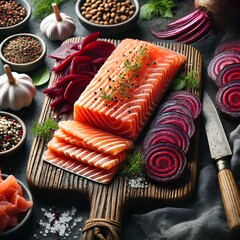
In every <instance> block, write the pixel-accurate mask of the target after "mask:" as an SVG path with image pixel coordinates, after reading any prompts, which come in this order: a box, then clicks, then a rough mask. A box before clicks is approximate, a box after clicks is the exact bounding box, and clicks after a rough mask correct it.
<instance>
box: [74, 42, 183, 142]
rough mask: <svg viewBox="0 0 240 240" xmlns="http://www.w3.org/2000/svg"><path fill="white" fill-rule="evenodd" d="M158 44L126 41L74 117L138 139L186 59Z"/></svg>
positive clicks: (95, 80)
mask: <svg viewBox="0 0 240 240" xmlns="http://www.w3.org/2000/svg"><path fill="white" fill-rule="evenodd" d="M185 60H186V58H185V56H184V55H182V54H179V53H176V52H173V51H171V50H169V49H166V48H162V47H158V46H156V45H155V44H152V43H149V42H145V41H140V40H134V39H125V40H123V41H122V42H121V43H120V44H119V45H118V47H117V48H116V49H115V50H114V52H113V53H112V54H111V55H110V57H109V58H108V59H107V61H106V62H105V63H104V65H103V66H102V67H101V69H100V70H99V71H98V73H97V74H96V75H95V77H94V78H93V79H92V81H91V82H90V84H89V85H88V86H87V88H86V89H85V90H84V92H83V93H82V94H81V96H80V97H79V99H78V100H77V101H76V103H75V105H74V112H73V114H74V119H75V120H76V121H78V122H81V123H86V124H89V125H91V126H93V127H95V128H99V129H102V130H105V131H107V132H110V133H114V134H117V135H119V136H122V137H124V138H127V139H131V140H136V138H137V137H138V136H139V134H140V132H141V130H142V128H143V127H144V125H145V124H146V122H147V121H148V119H149V118H150V116H151V114H152V113H153V111H154V109H155V107H156V105H157V104H158V102H159V101H160V99H161V97H162V96H163V94H164V93H165V91H166V89H167V87H168V86H169V84H170V83H171V81H172V79H173V77H174V76H175V74H176V73H177V72H178V71H179V69H180V67H181V66H182V65H183V63H184V62H185Z"/></svg>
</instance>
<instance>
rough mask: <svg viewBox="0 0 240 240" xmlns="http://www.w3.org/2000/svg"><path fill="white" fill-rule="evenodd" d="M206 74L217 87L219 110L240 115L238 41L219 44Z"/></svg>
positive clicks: (235, 115) (239, 45)
mask: <svg viewBox="0 0 240 240" xmlns="http://www.w3.org/2000/svg"><path fill="white" fill-rule="evenodd" d="M208 75H209V77H210V78H211V79H212V80H213V82H214V83H215V84H216V86H217V87H218V92H217V95H216V103H217V106H218V108H219V110H220V111H221V112H222V113H224V114H226V115H228V116H230V117H233V118H239V117H240V41H239V42H226V43H223V44H221V45H220V46H219V47H218V48H217V49H216V51H215V55H214V57H213V59H212V60H211V61H210V63H209V65H208Z"/></svg>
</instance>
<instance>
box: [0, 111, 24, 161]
mask: <svg viewBox="0 0 240 240" xmlns="http://www.w3.org/2000/svg"><path fill="white" fill-rule="evenodd" d="M4 116H5V117H6V118H7V119H9V120H10V121H11V120H12V119H13V120H15V121H16V122H18V123H20V125H21V129H20V130H21V131H22V134H21V139H20V141H18V143H17V144H16V145H14V146H13V147H11V148H9V149H7V150H6V151H3V150H0V160H1V159H7V158H10V157H12V156H14V155H16V154H17V153H18V152H19V151H20V150H21V149H22V147H23V146H24V144H25V141H26V137H27V129H26V125H25V124H24V122H23V121H22V120H21V119H20V118H19V117H18V116H16V115H15V114H12V113H9V112H5V111H0V119H2V117H4ZM3 127H4V126H3V124H2V123H1V121H0V131H1V130H2V129H3ZM9 130H10V131H11V128H10V129H9ZM0 137H1V135H0ZM0 141H1V138H0ZM3 141H4V140H3ZM5 142H6V141H5ZM0 144H1V145H2V146H3V143H1V142H0ZM2 146H1V147H2Z"/></svg>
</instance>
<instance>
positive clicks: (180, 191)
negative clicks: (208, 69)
mask: <svg viewBox="0 0 240 240" xmlns="http://www.w3.org/2000/svg"><path fill="white" fill-rule="evenodd" d="M80 40H81V38H78V37H76V38H71V39H68V40H67V41H68V42H79V41H80ZM107 41H109V42H111V43H113V44H115V45H117V44H119V42H120V41H118V40H107ZM155 44H157V45H160V46H163V47H167V48H169V49H171V50H174V51H176V52H179V53H183V54H185V56H186V57H187V61H186V63H185V65H184V69H183V71H185V72H190V71H195V72H196V73H197V78H198V81H199V86H200V88H199V89H201V82H202V81H201V76H202V57H201V54H200V53H199V51H198V50H196V49H195V48H193V47H191V46H188V45H184V44H175V43H165V42H157V43H155ZM56 79H57V76H56V75H55V74H54V73H53V74H52V76H51V79H50V83H49V86H51V85H52V84H53V83H54V82H56ZM188 90H189V89H188ZM190 91H191V90H190ZM194 93H195V94H196V95H198V96H199V97H200V91H195V92H194ZM50 103H51V100H50V99H49V98H48V97H46V98H45V101H44V104H43V108H42V112H41V115H40V118H39V123H42V122H44V121H45V120H46V119H47V118H51V117H53V116H54V112H53V111H52V110H51V109H50V107H49V105H50ZM71 118H72V116H71V115H64V116H62V119H61V120H65V119H71ZM198 136H199V120H198V121H197V122H196V132H195V135H194V136H193V138H192V141H191V147H190V150H189V153H188V156H187V157H188V165H187V171H186V174H185V175H184V177H183V178H182V179H181V180H180V181H178V182H177V183H175V184H171V185H157V184H154V183H152V182H150V181H148V180H147V179H145V180H144V181H143V182H142V184H141V185H140V186H139V187H137V186H136V184H135V186H133V185H132V184H131V183H132V182H134V181H135V180H136V179H134V178H133V177H132V176H127V175H121V174H119V175H118V176H116V177H115V178H114V180H113V181H112V182H111V183H110V184H109V185H102V184H99V183H95V182H93V181H91V180H87V179H85V178H83V177H81V176H78V175H76V174H73V173H70V172H67V171H65V170H63V169H60V168H57V167H55V166H53V165H50V164H49V163H46V162H44V161H43V160H42V155H43V152H44V151H45V149H46V142H44V141H43V140H42V139H40V138H38V137H37V138H35V139H34V142H33V145H32V148H31V152H30V156H29V160H28V165H27V182H28V184H29V186H30V187H31V188H33V189H43V190H59V191H61V190H65V191H66V190H68V191H80V192H82V193H83V194H86V195H87V196H88V198H89V200H90V202H91V204H90V215H89V219H88V220H87V222H86V225H85V228H86V230H85V231H84V232H83V234H82V239H84V240H89V239H91V240H92V239H95V238H94V234H95V236H96V235H97V234H102V235H103V236H104V237H105V238H103V239H114V240H115V239H119V238H118V237H117V236H119V235H121V234H120V232H121V230H120V227H121V217H122V211H123V208H124V206H125V204H126V203H127V202H128V201H130V200H135V201H136V203H137V202H138V201H139V200H140V199H144V200H146V201H151V200H154V201H159V203H164V206H166V205H173V204H174V203H176V202H177V201H182V200H186V199H188V198H190V197H191V195H192V194H193V192H194V189H195V186H196V179H197V161H198V159H197V156H198V142H199V141H198V138H199V137H198ZM139 142H141V141H139ZM136 178H137V177H136ZM136 182H137V181H136ZM143 207H144V206H143ZM99 230H100V231H99Z"/></svg>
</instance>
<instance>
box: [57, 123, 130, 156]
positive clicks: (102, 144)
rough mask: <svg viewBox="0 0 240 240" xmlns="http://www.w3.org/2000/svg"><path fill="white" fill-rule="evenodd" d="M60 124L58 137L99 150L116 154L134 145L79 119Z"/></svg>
mask: <svg viewBox="0 0 240 240" xmlns="http://www.w3.org/2000/svg"><path fill="white" fill-rule="evenodd" d="M58 125H59V127H60V130H59V131H57V132H55V136H56V137H57V138H59V139H62V140H65V141H66V142H68V143H71V144H74V145H78V146H80V147H85V148H90V149H93V150H95V151H98V152H102V153H108V154H110V155H113V156H116V155H118V154H119V153H121V152H122V151H125V150H128V149H131V148H133V146H134V143H133V141H130V140H128V139H124V138H122V137H119V136H117V135H114V134H110V133H107V132H106V131H102V130H100V129H97V128H93V127H91V126H90V125H86V124H82V123H79V122H77V121H73V120H69V121H62V122H59V124H58ZM61 130H62V131H61Z"/></svg>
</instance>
